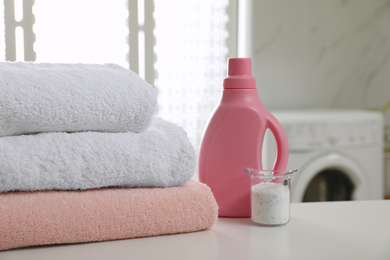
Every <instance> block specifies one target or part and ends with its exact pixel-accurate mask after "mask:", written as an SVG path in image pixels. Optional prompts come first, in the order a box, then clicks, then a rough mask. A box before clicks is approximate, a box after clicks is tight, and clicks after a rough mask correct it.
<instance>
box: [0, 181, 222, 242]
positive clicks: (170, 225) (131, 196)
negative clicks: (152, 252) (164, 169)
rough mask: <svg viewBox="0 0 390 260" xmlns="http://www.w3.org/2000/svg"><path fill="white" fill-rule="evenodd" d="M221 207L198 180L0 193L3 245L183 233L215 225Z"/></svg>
mask: <svg viewBox="0 0 390 260" xmlns="http://www.w3.org/2000/svg"><path fill="white" fill-rule="evenodd" d="M217 215H218V208H217V204H216V202H215V199H214V197H213V195H212V193H211V191H210V189H209V188H208V187H207V186H206V185H204V184H202V183H200V182H197V181H195V180H191V181H190V182H188V183H187V184H186V185H185V186H181V187H171V188H106V189H95V190H87V191H35V192H8V193H1V194H0V216H1V218H0V250H6V249H11V248H18V247H27V246H36V245H50V244H63V243H79V242H92V241H104V240H116V239H126V238H135V237H148V236H157V235H165V234H175V233H185V232H192V231H199V230H204V229H207V228H210V227H212V226H213V225H214V224H215V222H216V220H217Z"/></svg>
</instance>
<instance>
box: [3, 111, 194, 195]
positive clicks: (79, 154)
mask: <svg viewBox="0 0 390 260" xmlns="http://www.w3.org/2000/svg"><path fill="white" fill-rule="evenodd" d="M195 166H196V155H195V150H194V148H193V146H192V144H191V143H190V141H189V140H188V137H187V134H186V132H185V131H184V130H183V129H182V128H181V127H179V126H177V125H175V124H173V123H170V122H167V121H164V120H162V119H161V118H157V117H156V118H154V119H153V120H152V123H151V125H150V126H149V127H148V128H147V130H145V131H143V132H141V133H134V132H126V133H102V132H77V133H63V132H57V133H53V132H52V133H40V134H31V135H19V136H7V137H1V138H0V191H13V190H48V189H61V190H69V189H90V188H100V187H109V186H122V187H170V186H178V185H183V184H185V183H187V182H188V181H189V180H190V179H191V177H192V176H193V174H194V171H195Z"/></svg>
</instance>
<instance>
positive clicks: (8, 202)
mask: <svg viewBox="0 0 390 260" xmlns="http://www.w3.org/2000/svg"><path fill="white" fill-rule="evenodd" d="M156 105H157V95H156V92H155V90H154V89H153V87H152V86H151V85H149V84H148V83H146V82H145V81H144V80H142V79H141V78H139V77H138V75H136V74H135V73H134V72H132V71H130V70H127V69H124V68H121V67H119V66H116V65H91V64H35V63H24V62H23V63H10V62H4V63H0V250H6V249H11V248H18V247H26V246H35V245H49V244H62V243H79V242H92V241H104V240H115V239H125V238H135V237H145V236H156V235H164V234H175V233H183V232H192V231H199V230H204V229H207V228H210V227H211V226H213V225H214V223H215V221H216V219H217V204H216V202H215V199H214V197H213V195H212V193H211V191H210V189H209V188H208V187H207V186H205V185H204V184H201V183H199V182H197V181H195V180H191V178H192V176H193V174H194V170H195V165H196V156H195V151H194V149H193V147H192V145H191V143H190V142H189V140H188V138H187V135H186V133H185V131H184V130H183V129H182V128H180V127H179V126H177V125H175V124H172V123H170V122H167V121H165V120H163V119H161V118H158V117H156V116H155V115H154V112H155V109H156Z"/></svg>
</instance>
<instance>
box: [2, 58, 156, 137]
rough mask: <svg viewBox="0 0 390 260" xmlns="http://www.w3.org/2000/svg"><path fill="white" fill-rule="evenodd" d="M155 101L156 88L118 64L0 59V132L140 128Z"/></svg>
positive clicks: (132, 129)
mask: <svg viewBox="0 0 390 260" xmlns="http://www.w3.org/2000/svg"><path fill="white" fill-rule="evenodd" d="M156 105H157V93H156V91H155V90H154V88H153V87H152V86H151V85H150V84H148V83H147V82H145V81H144V80H143V79H141V78H140V77H139V76H138V75H137V74H135V73H134V72H132V71H130V70H128V69H125V68H122V67H120V66H118V65H114V64H105V65H97V64H49V63H46V64H44V63H42V64H40V63H31V62H0V136H7V135H17V134H26V133H38V132H50V131H62V132H77V131H105V132H126V131H134V132H140V131H142V130H145V129H146V128H147V126H148V125H149V123H150V120H151V118H152V116H153V114H154V112H155V109H156Z"/></svg>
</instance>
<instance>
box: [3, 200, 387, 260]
mask: <svg viewBox="0 0 390 260" xmlns="http://www.w3.org/2000/svg"><path fill="white" fill-rule="evenodd" d="M0 259H1V260H11V259H18V260H20V259H39V260H42V259H56V260H61V259H72V260H75V259H95V260H98V259H107V260H114V259H185V260H187V259H201V260H207V259H224V260H225V259H238V260H245V259H266V260H267V259H299V260H304V259H332V260H333V259H354V260H356V259H369V260H376V259H386V260H388V259H390V200H383V201H353V202H323V203H293V204H291V220H290V223H288V224H287V225H286V226H282V227H272V228H270V227H268V228H267V227H259V226H254V225H252V224H251V222H250V219H247V218H244V219H233V218H220V219H219V220H218V222H217V224H216V225H215V226H214V227H213V228H212V229H211V230H207V231H201V232H195V233H188V234H179V235H170V236H159V237H149V238H139V239H129V240H121V241H108V242H99V243H86V244H76V245H62V246H47V247H35V248H27V249H18V250H10V251H4V252H0Z"/></svg>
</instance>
